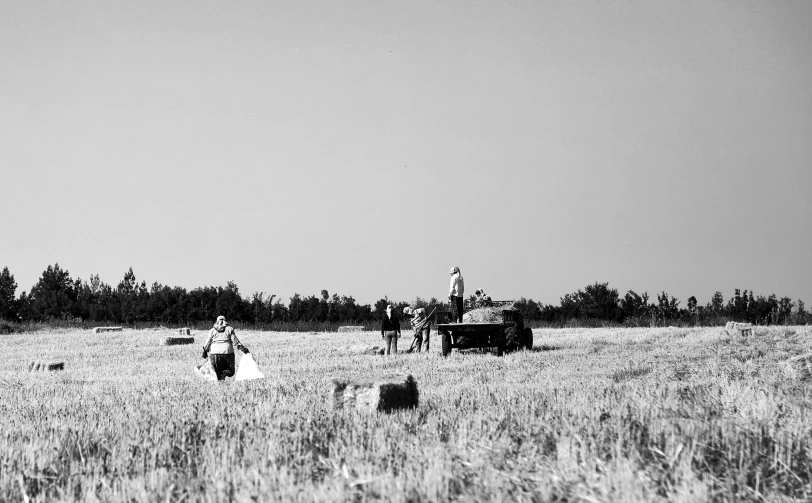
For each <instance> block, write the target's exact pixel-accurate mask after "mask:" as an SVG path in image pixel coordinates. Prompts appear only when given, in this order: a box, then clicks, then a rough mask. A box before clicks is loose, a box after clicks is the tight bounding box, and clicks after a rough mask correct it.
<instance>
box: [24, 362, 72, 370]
mask: <svg viewBox="0 0 812 503" xmlns="http://www.w3.org/2000/svg"><path fill="white" fill-rule="evenodd" d="M54 370H65V362H50V363H49V362H39V361H33V362H31V363H29V364H28V371H29V372H39V371H42V372H47V371H54Z"/></svg>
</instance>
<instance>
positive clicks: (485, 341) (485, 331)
mask: <svg viewBox="0 0 812 503" xmlns="http://www.w3.org/2000/svg"><path fill="white" fill-rule="evenodd" d="M513 304H514V303H513V301H492V302H491V305H489V306H483V307H479V308H476V309H473V310H471V311H468V312H467V313H465V314H464V315H463V318H462V319H463V322H462V323H449V322H448V312H447V311H438V313H437V318H436V320H437V333H439V334H440V339H441V342H442V348H443V356H448V355H449V354H450V353H451V350H452V349H472V348H490V349H492V350H494V351H495V352H496V354H497V356H502V355H503V354H504V353H505V352H510V351H517V350H520V349H531V348H532V347H533V331H532V330H531V329H530V327H526V326H525V324H524V317H523V316H522V313H520V312H519V311H518V310H517V309H516V308H515V307H514V306H513Z"/></svg>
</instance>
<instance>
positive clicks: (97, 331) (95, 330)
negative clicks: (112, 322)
mask: <svg viewBox="0 0 812 503" xmlns="http://www.w3.org/2000/svg"><path fill="white" fill-rule="evenodd" d="M103 332H121V327H94V328H93V333H94V334H100V333H103Z"/></svg>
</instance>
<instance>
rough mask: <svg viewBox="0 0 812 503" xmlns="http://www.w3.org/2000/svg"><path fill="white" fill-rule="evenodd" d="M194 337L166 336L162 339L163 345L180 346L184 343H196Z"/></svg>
mask: <svg viewBox="0 0 812 503" xmlns="http://www.w3.org/2000/svg"><path fill="white" fill-rule="evenodd" d="M194 342H195V338H194V337H164V338H163V339H161V345H162V346H180V345H183V344H194Z"/></svg>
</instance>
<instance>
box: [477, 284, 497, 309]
mask: <svg viewBox="0 0 812 503" xmlns="http://www.w3.org/2000/svg"><path fill="white" fill-rule="evenodd" d="M474 294H475V299H474V304H475V305H476V307H491V306H493V301H492V300H491V296H490V295H488V294H486V293H485V290H484V289H483V288H480V289H478V290H477V291H476V292H474Z"/></svg>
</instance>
